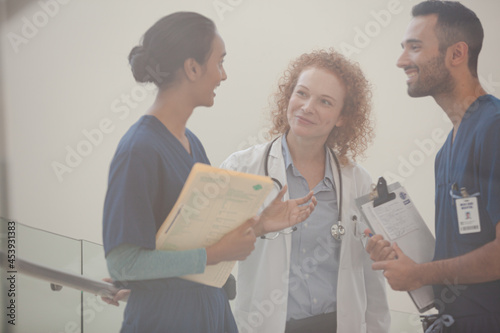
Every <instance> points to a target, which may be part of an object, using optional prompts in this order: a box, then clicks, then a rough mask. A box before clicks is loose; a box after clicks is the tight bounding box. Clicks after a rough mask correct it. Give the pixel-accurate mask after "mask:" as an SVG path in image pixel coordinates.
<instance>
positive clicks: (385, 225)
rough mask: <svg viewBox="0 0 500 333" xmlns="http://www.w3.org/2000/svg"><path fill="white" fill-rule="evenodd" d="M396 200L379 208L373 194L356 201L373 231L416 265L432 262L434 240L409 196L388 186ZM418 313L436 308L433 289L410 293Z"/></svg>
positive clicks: (395, 187)
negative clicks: (395, 243) (397, 247)
mask: <svg viewBox="0 0 500 333" xmlns="http://www.w3.org/2000/svg"><path fill="white" fill-rule="evenodd" d="M387 188H388V191H390V192H393V193H394V194H395V198H394V199H393V200H390V201H388V202H385V203H383V204H381V205H378V206H377V207H374V204H373V195H365V196H363V197H360V198H358V199H356V204H357V206H358V209H359V211H360V212H361V214H362V215H363V217H364V218H365V221H366V222H367V224H368V226H369V227H370V229H371V230H372V231H373V232H374V233H375V234H380V235H382V236H383V237H384V239H387V240H389V241H390V242H391V243H393V242H397V243H398V246H399V247H400V248H401V250H402V251H403V252H404V253H405V254H406V255H407V256H408V257H409V258H411V259H412V260H413V261H415V262H416V263H424V262H430V261H432V258H433V257H434V247H435V239H434V236H433V235H432V233H431V231H430V230H429V228H428V227H427V225H426V224H425V222H424V220H423V219H422V216H421V215H420V213H419V212H418V210H417V208H416V207H415V205H414V203H413V201H412V199H411V198H410V195H409V194H408V192H407V191H406V190H405V188H404V187H402V186H401V185H400V184H399V183H394V184H391V185H389V186H388V187H387ZM408 293H409V295H410V297H411V299H412V300H413V302H414V304H415V306H416V307H417V309H418V311H419V312H425V311H427V310H429V309H431V308H432V307H433V306H434V292H433V289H432V286H423V287H421V288H419V289H416V290H413V291H410V292H408Z"/></svg>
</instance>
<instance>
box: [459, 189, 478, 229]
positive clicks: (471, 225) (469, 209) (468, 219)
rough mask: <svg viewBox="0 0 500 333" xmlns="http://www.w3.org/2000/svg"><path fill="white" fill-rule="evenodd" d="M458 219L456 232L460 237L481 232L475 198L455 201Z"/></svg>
mask: <svg viewBox="0 0 500 333" xmlns="http://www.w3.org/2000/svg"><path fill="white" fill-rule="evenodd" d="M455 204H456V207H457V217H458V230H459V232H460V234H461V235H464V234H472V233H476V232H480V231H481V224H480V223H479V212H478V209H477V197H467V198H460V199H456V201H455Z"/></svg>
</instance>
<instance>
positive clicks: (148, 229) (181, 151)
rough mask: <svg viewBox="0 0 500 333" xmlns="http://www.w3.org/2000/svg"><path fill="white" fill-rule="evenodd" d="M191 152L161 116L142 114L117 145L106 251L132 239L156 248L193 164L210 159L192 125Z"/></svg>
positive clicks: (106, 222)
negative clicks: (166, 219) (157, 233)
mask: <svg viewBox="0 0 500 333" xmlns="http://www.w3.org/2000/svg"><path fill="white" fill-rule="evenodd" d="M186 136H187V138H188V140H189V144H190V145H191V155H190V154H189V153H188V152H187V151H186V149H185V148H184V147H183V146H182V144H181V143H180V141H179V140H178V139H177V138H176V137H175V136H174V135H173V134H172V133H170V131H169V130H168V129H167V128H166V127H165V126H164V125H163V123H161V122H160V121H159V120H158V119H157V118H156V117H154V116H150V115H145V116H143V117H141V118H140V119H139V120H138V121H137V122H136V123H135V124H134V125H133V126H132V127H131V128H130V129H129V130H128V132H127V133H126V134H125V135H124V136H123V138H122V139H121V141H120V143H119V144H118V148H117V150H116V153H115V156H114V158H113V161H112V162H111V167H110V171H109V179H108V191H107V194H106V199H105V203H104V219H103V238H104V250H105V253H106V255H107V254H108V253H109V251H111V250H112V249H113V248H114V247H116V246H118V245H120V244H123V243H128V244H133V245H137V246H141V247H144V248H146V249H151V250H153V249H155V241H156V239H155V236H156V232H157V231H158V229H159V228H160V226H161V225H162V223H163V221H165V218H166V217H167V215H168V213H169V212H170V210H171V209H172V207H173V206H174V204H175V202H176V200H177V198H178V197H179V194H180V192H181V190H182V187H183V186H184V183H185V181H186V179H187V177H188V175H189V172H190V171H191V168H192V167H193V165H194V163H196V162H201V163H205V164H210V162H209V160H208V157H207V155H206V153H205V150H204V149H203V146H202V145H201V142H200V141H199V140H198V138H197V137H196V136H195V135H194V134H193V133H192V132H191V131H190V130H188V129H186Z"/></svg>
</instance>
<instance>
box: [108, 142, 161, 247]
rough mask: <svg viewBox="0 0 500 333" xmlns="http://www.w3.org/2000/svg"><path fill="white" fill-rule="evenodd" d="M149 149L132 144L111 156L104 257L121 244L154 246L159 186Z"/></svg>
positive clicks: (156, 164) (154, 164)
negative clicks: (131, 147) (155, 204)
mask: <svg viewBox="0 0 500 333" xmlns="http://www.w3.org/2000/svg"><path fill="white" fill-rule="evenodd" d="M150 149H151V148H149V147H135V148H134V149H133V150H130V151H125V152H120V153H117V155H116V156H115V158H114V159H113V162H112V164H111V168H110V174H109V185H108V191H107V194H106V200H105V204H104V218H103V238H104V250H105V254H106V256H107V255H108V253H109V252H110V251H111V250H112V249H113V248H115V247H116V246H118V245H121V244H125V243H129V244H134V245H137V246H140V247H143V248H147V249H151V250H154V249H155V245H156V244H155V243H156V240H155V235H156V229H157V226H156V217H155V213H154V212H155V207H154V200H155V198H156V197H157V196H158V192H159V191H160V189H159V185H158V183H159V182H158V178H157V177H158V176H157V175H158V174H159V171H158V163H157V161H155V160H154V158H153V157H154V156H155V155H154V154H153V153H151V152H149V150H150ZM152 156H153V157H152Z"/></svg>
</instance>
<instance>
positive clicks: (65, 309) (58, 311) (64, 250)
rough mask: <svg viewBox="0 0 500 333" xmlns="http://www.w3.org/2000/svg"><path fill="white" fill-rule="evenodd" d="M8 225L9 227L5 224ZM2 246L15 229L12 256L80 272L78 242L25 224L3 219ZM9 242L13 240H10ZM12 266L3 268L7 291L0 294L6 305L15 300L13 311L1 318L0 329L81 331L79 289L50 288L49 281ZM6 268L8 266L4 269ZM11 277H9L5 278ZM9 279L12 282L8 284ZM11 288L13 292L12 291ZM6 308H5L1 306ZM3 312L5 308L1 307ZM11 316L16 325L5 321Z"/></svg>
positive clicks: (5, 246) (15, 332) (22, 332)
mask: <svg viewBox="0 0 500 333" xmlns="http://www.w3.org/2000/svg"><path fill="white" fill-rule="evenodd" d="M9 227H11V228H10V229H11V230H8V228H9ZM2 228H3V230H2V238H1V242H2V244H1V249H2V250H3V251H5V250H6V249H8V244H9V238H8V236H7V235H8V232H13V231H14V232H15V256H16V259H17V260H19V259H23V260H26V261H29V262H32V263H35V264H38V265H43V266H47V267H50V268H54V269H58V270H61V271H65V272H71V273H75V274H81V242H80V241H77V240H74V239H70V238H66V237H62V236H59V235H55V234H52V233H49V232H45V231H41V230H38V229H35V228H31V227H27V226H25V225H22V224H19V223H16V224H15V227H14V224H12V223H10V222H9V221H5V220H2ZM11 244H12V242H11ZM14 265H15V266H14V267H5V268H2V274H4V275H6V276H3V277H2V281H4V282H5V281H7V283H8V285H7V286H6V288H4V292H6V293H7V295H6V297H5V296H4V297H2V299H3V300H4V302H5V306H6V307H7V306H8V304H11V303H14V304H15V309H14V310H13V311H12V309H11V310H8V311H9V312H10V313H9V312H8V313H9V314H10V315H12V314H14V318H12V316H10V317H7V318H2V319H3V320H2V324H4V323H5V322H7V324H6V325H5V326H4V327H2V332H9V333H25V332H56V333H57V332H80V331H81V329H80V328H81V311H80V307H81V292H80V291H78V290H74V289H70V288H62V289H61V290H60V291H53V290H52V289H51V285H50V283H49V282H46V281H43V280H39V279H36V278H33V277H30V276H26V275H25V274H22V273H19V272H17V267H16V264H14ZM6 268H7V269H6ZM9 277H10V278H11V280H8V278H9ZM11 281H12V284H11ZM11 290H13V292H12V291H11ZM4 309H5V308H4ZM2 314H3V316H5V315H6V314H4V311H2ZM12 319H14V323H15V325H12V324H9V323H8V321H9V320H12Z"/></svg>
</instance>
